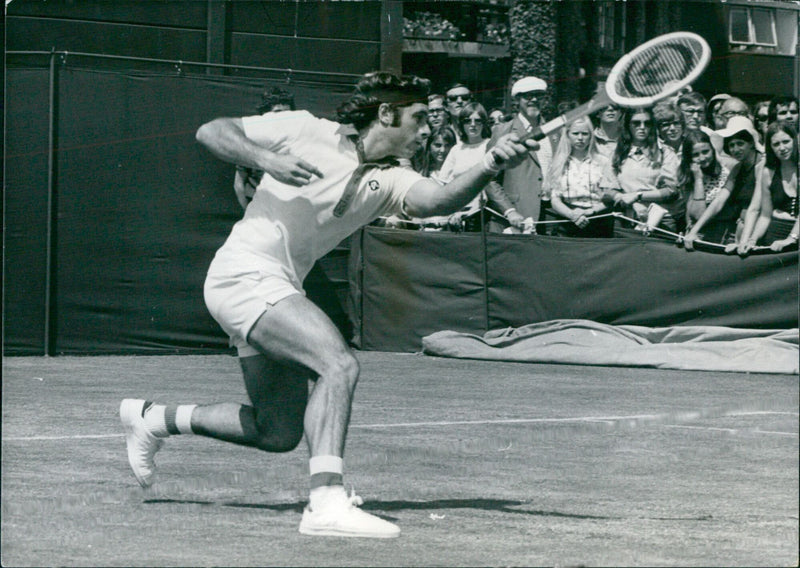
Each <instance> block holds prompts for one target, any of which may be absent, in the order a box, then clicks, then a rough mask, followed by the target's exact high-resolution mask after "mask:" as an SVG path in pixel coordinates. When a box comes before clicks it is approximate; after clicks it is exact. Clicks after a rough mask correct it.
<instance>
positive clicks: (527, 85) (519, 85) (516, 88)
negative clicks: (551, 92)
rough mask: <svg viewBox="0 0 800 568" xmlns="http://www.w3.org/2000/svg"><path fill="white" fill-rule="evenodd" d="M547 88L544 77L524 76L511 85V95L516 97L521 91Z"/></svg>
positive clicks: (526, 91) (544, 89)
mask: <svg viewBox="0 0 800 568" xmlns="http://www.w3.org/2000/svg"><path fill="white" fill-rule="evenodd" d="M546 90H547V83H545V82H544V81H543V80H542V79H539V77H523V78H522V79H520V80H518V81H517V82H516V83H514V85H513V86H512V87H511V96H512V97H516V96H517V95H518V94H520V93H528V92H530V91H546Z"/></svg>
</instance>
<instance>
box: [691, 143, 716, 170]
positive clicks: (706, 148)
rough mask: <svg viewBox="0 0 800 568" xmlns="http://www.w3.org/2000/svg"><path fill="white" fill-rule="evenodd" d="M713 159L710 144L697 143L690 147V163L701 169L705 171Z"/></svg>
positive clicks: (712, 150)
mask: <svg viewBox="0 0 800 568" xmlns="http://www.w3.org/2000/svg"><path fill="white" fill-rule="evenodd" d="M713 159H714V149H713V148H712V147H711V144H708V143H706V142H698V143H697V144H695V145H694V146H692V161H693V162H694V163H696V164H700V167H701V168H703V169H705V168H707V167H708V166H710V165H711V162H712V160H713Z"/></svg>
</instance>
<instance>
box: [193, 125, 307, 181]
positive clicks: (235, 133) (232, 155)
mask: <svg viewBox="0 0 800 568" xmlns="http://www.w3.org/2000/svg"><path fill="white" fill-rule="evenodd" d="M195 138H196V139H197V141H198V142H199V143H200V144H202V145H203V146H204V147H205V148H206V149H208V150H209V151H210V152H211V153H212V154H214V155H215V156H216V157H217V158H219V159H220V160H224V161H226V162H230V163H232V164H236V165H238V166H244V167H246V168H252V169H256V170H263V171H265V172H267V173H268V174H269V175H271V176H272V177H273V178H275V179H276V180H278V181H280V182H283V183H286V184H289V185H295V186H302V185H306V184H307V183H308V182H309V181H310V180H311V176H314V175H316V176H319V177H322V172H320V171H319V170H318V169H317V168H316V167H314V166H313V165H311V164H309V163H308V162H306V161H305V160H303V159H301V158H298V157H296V156H293V155H291V154H277V153H275V152H272V151H271V150H269V149H267V148H265V147H263V146H261V145H259V144H256V143H255V142H253V141H252V140H250V138H248V137H247V135H246V134H245V131H244V124H243V122H242V119H241V118H217V119H214V120H212V121H211V122H207V123H205V124H204V125H202V126H201V127H200V128H199V129H198V130H197V134H196V136H195Z"/></svg>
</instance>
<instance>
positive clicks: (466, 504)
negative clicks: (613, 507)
mask: <svg viewBox="0 0 800 568" xmlns="http://www.w3.org/2000/svg"><path fill="white" fill-rule="evenodd" d="M144 503H145V504H147V505H163V504H179V505H208V506H216V507H241V508H246V509H267V510H270V511H276V512H285V511H295V512H302V511H303V507H304V506H305V504H306V502H305V501H300V502H295V503H238V502H216V501H198V500H191V499H146V500H145V501H144ZM526 504H527V503H526V502H525V501H514V500H508V499H435V500H432V501H369V502H367V503H364V505H362V506H361V509H363V510H365V511H374V512H384V513H390V512H392V511H428V510H430V511H438V510H441V509H478V510H482V511H499V512H501V513H514V514H517V515H534V516H538V517H563V518H569V519H591V520H614V519H621V518H622V517H606V516H597V515H578V514H574V513H561V512H559V511H540V510H531V509H516V508H514V507H521V506H524V505H526Z"/></svg>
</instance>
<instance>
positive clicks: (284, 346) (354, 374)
mask: <svg viewBox="0 0 800 568" xmlns="http://www.w3.org/2000/svg"><path fill="white" fill-rule="evenodd" d="M248 341H249V343H250V344H252V345H254V346H257V347H258V348H259V349H261V350H263V351H264V352H265V353H268V354H269V355H270V356H271V357H276V358H278V359H290V360H292V361H296V362H298V363H301V364H302V365H303V366H305V367H307V368H309V369H311V370H312V371H313V372H314V373H316V375H317V382H316V385H315V386H314V390H313V392H312V393H311V396H310V397H309V400H308V406H307V408H306V413H305V420H304V424H305V433H306V438H307V440H308V445H309V449H310V452H311V460H310V470H311V494H310V502H309V506H308V507H306V509H305V511H304V512H303V520H302V522H301V524H300V532H302V533H304V534H316V535H333V536H365V537H375V538H391V537H396V536H398V535H399V534H400V531H399V529H398V528H397V527H396V526H394V525H392V524H391V523H388V522H386V521H384V520H382V519H379V518H377V517H374V516H373V515H369V514H367V513H364V512H363V511H361V510H360V509H358V508H357V507H356V505H358V504H360V499H358V498H357V497H355V496H352V497H348V496H347V494H346V493H345V491H344V486H343V484H342V475H343V465H344V464H343V456H344V448H345V440H346V437H347V427H348V424H349V423H350V409H351V404H352V400H353V393H354V391H355V387H356V383H357V382H358V374H359V365H358V361H357V360H356V358H355V356H354V355H353V353H352V351H351V350H350V348H349V347H348V346H347V344H346V342H345V340H344V338H343V337H342V336H341V334H340V333H339V330H338V329H337V328H336V326H335V325H334V324H333V322H331V320H330V319H329V318H328V317H327V316H326V315H325V314H324V313H323V312H322V310H320V309H319V308H318V307H317V306H315V305H314V304H313V303H312V302H311V301H309V300H308V299H306V298H305V297H303V296H299V295H295V296H290V297H288V298H286V299H284V300H282V301H281V302H279V303H278V304H276V305H275V306H274V307H273V308H272V309H269V310H267V311H266V312H265V313H264V314H263V315H262V316H261V318H260V319H259V320H258V322H256V325H255V326H254V327H253V330H252V331H251V332H250V337H249V338H248Z"/></svg>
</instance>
